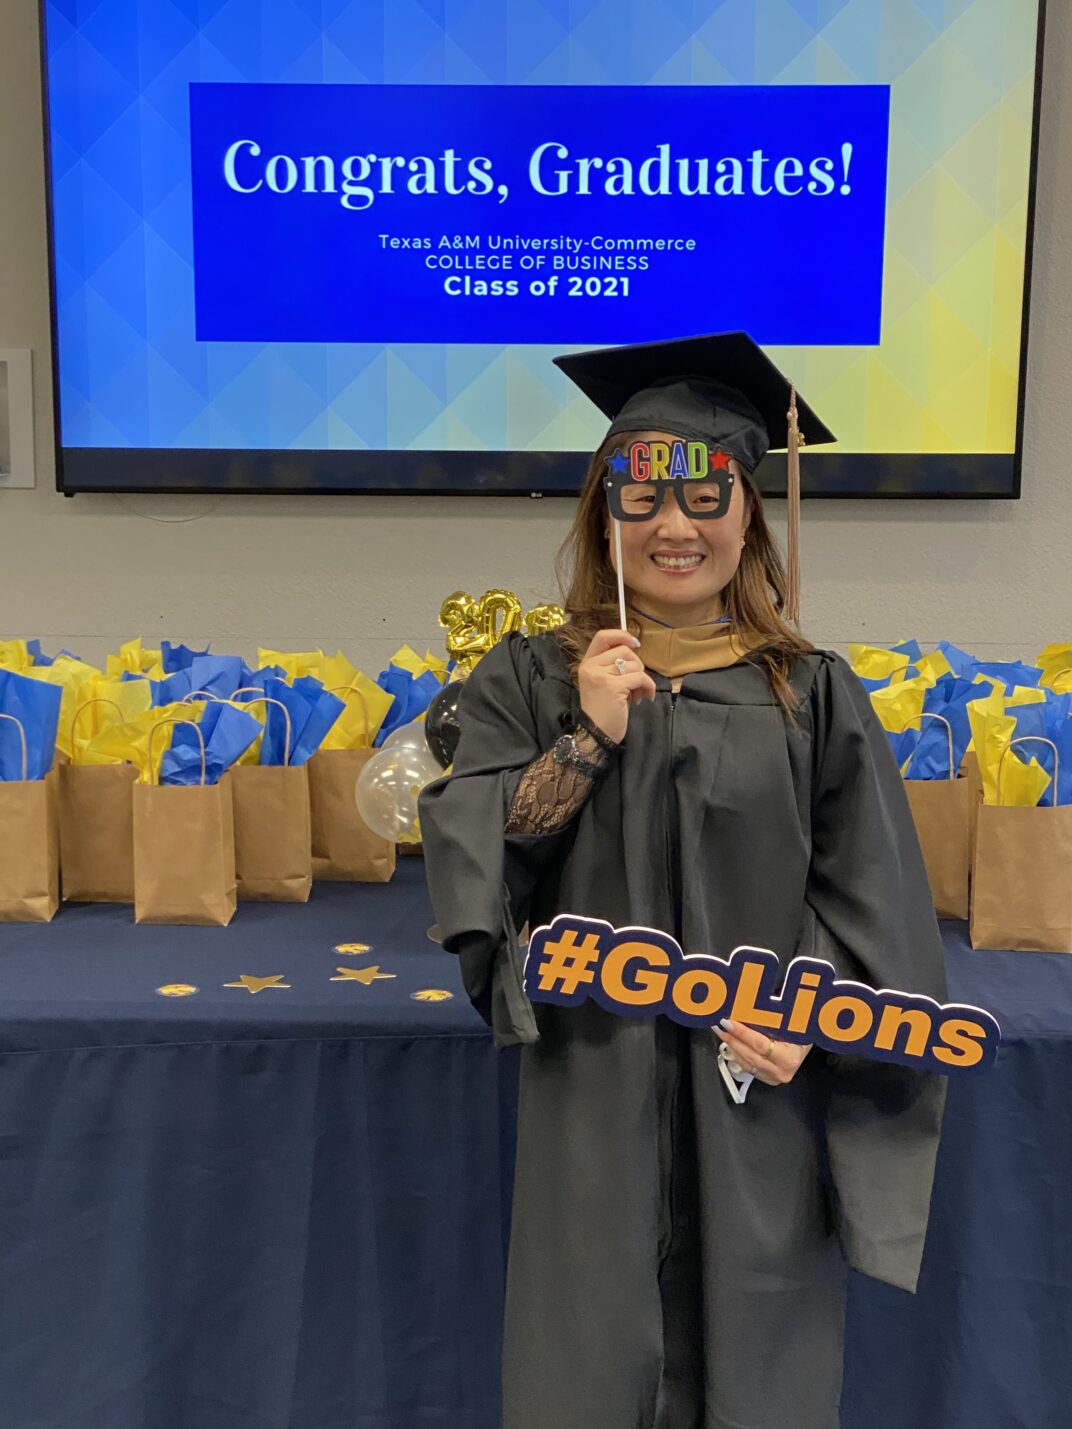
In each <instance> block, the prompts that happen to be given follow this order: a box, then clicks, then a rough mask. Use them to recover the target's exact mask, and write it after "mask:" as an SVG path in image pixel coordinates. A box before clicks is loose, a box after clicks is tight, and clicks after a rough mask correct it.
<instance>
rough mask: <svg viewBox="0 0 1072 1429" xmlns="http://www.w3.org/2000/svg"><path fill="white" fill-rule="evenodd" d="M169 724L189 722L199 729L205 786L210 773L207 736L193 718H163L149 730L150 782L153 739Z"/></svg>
mask: <svg viewBox="0 0 1072 1429" xmlns="http://www.w3.org/2000/svg"><path fill="white" fill-rule="evenodd" d="M169 724H188V725H191V726H192V727H193V728H194V729H195V730H196V731H197V740H198V743H199V744H200V746H201V787H202V788H204V786H205V784H206V783H207V782H208V773H207V770H206V768H205V736H204V735H203V734H202V733H201V729H200V726H199V725H198V724H197V721H196V720H192V719H162V720H161V721H160V723H159V724H154V725H153V727H152V729H151V730H150V731H149V783H150V784H151V783H152V782H153V741H154V740H155V739H156V736H157V735H158V734H159V732H160V731H161V730H162V729H164V728H165V727H166V726H167V725H169Z"/></svg>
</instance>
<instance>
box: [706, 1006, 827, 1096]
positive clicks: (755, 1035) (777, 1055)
mask: <svg viewBox="0 0 1072 1429" xmlns="http://www.w3.org/2000/svg"><path fill="white" fill-rule="evenodd" d="M714 1031H715V1034H716V1036H718V1037H721V1038H722V1040H723V1042H725V1043H726V1045H727V1047H729V1049H730V1051H731V1052H732V1053H733V1056H734V1059H735V1060H736V1061H737V1062H738V1063H739V1065H740V1067H741V1069H742V1071H745V1072H753V1073H754V1074H755V1077H756V1080H757V1081H760V1082H766V1084H767V1086H768V1087H781V1086H784V1085H785V1083H786V1082H791V1081H792V1080H793V1078H794V1077H795V1076H796V1074H797V1069H798V1067H799V1066H800V1064H801V1062H803V1060H804V1058H805V1057H806V1056H807V1055H808V1053H809V1052H810V1051H811V1047H810V1046H808V1047H802V1046H800V1045H798V1044H797V1043H796V1042H776V1041H775V1040H774V1039H773V1038H771V1037H768V1036H767V1034H766V1033H765V1032H757V1031H756V1030H755V1029H754V1028H752V1027H745V1026H744V1024H743V1023H741V1022H731V1021H730V1020H729V1018H728V1017H727V1018H724V1019H723V1021H722V1023H721V1025H720V1026H718V1027H716V1028H715V1029H714Z"/></svg>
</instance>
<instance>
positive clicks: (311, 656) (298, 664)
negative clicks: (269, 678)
mask: <svg viewBox="0 0 1072 1429" xmlns="http://www.w3.org/2000/svg"><path fill="white" fill-rule="evenodd" d="M323 663H324V652H323V650H291V651H286V650H258V651H257V664H258V665H259V666H260V667H261V668H262V669H263V668H264V666H265V665H282V667H283V669H284V670H285V671H286V676H287V679H288V680H300V679H301V677H302V676H303V675H313V676H315V677H316V679H318V680H319V678H320V667H321V665H322V664H323Z"/></svg>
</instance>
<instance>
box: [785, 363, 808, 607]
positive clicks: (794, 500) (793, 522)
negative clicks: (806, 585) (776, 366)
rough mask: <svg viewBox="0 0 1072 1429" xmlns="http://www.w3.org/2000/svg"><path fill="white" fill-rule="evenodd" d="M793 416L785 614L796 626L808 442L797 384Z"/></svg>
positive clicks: (790, 413)
mask: <svg viewBox="0 0 1072 1429" xmlns="http://www.w3.org/2000/svg"><path fill="white" fill-rule="evenodd" d="M786 416H787V417H788V418H789V444H788V453H789V457H788V461H787V462H786V467H787V470H788V478H789V479H788V484H787V487H786V498H787V505H788V509H787V512H786V526H787V542H786V545H787V547H788V550H787V563H788V570H787V572H786V575H787V585H786V595H785V617H786V619H787V620H790V621H792V622H793V624H794V625H799V624H800V448H801V447H802V446H803V445H804V438H803V437H802V436H801V435H800V428H799V427H798V425H797V389H796V387H795V386H790V388H789V411H788V412H787V413H786Z"/></svg>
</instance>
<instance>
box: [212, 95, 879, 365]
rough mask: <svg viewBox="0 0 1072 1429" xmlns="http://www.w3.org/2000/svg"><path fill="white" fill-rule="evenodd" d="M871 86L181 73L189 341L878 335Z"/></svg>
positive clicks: (872, 338) (822, 340)
mask: <svg viewBox="0 0 1072 1429" xmlns="http://www.w3.org/2000/svg"><path fill="white" fill-rule="evenodd" d="M888 129H889V89H888V87H886V86H881V85H828V86H815V85H811V86H797V85H783V86H779V87H773V86H749V85H746V86H740V87H736V88H709V89H703V88H698V87H695V86H658V85H646V86H640V85H636V86H594V85H591V86H569V87H566V86H559V85H547V86H539V87H522V86H509V85H507V86H497V85H464V86H463V85H450V86H447V85H427V86H415V85H384V86H376V87H372V86H368V85H305V84H290V85H277V84H194V85H192V86H191V89H190V134H191V153H192V174H193V217H194V277H195V287H196V304H197V337H198V339H199V340H200V341H205V342H214V341H215V342H221V341H223V342H227V341H230V342H235V341H238V342H355V343H363V342H377V343H392V342H429V343H454V342H473V343H478V342H480V343H507V342H518V343H548V344H559V345H562V344H573V343H592V344H599V343H622V342H638V341H645V340H649V339H652V340H653V339H658V338H662V337H665V336H666V334H667V333H672V332H681V333H691V332H702V331H707V330H711V329H723V330H729V329H737V328H742V329H747V330H748V331H750V332H751V334H752V335H753V337H755V338H756V339H757V341H759V342H762V343H776V344H807V343H811V344H868V343H877V342H878V341H879V336H880V316H881V305H882V250H883V233H884V229H885V217H886V214H885V195H886V152H887V143H888Z"/></svg>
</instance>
